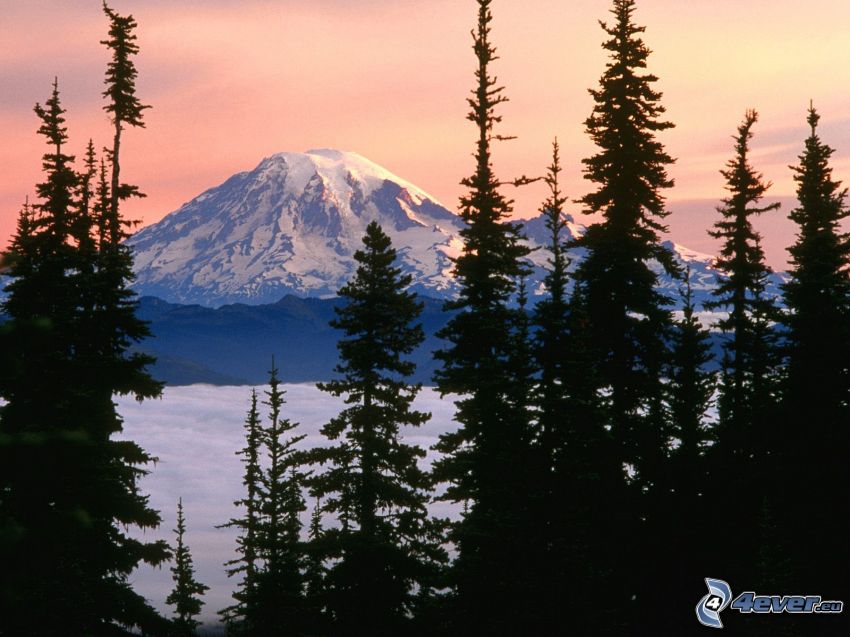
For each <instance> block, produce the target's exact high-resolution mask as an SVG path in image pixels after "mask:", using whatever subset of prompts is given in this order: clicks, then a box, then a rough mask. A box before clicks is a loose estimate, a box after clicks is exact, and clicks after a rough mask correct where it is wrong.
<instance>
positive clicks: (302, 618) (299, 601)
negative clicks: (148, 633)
mask: <svg viewBox="0 0 850 637" xmlns="http://www.w3.org/2000/svg"><path fill="white" fill-rule="evenodd" d="M280 385H281V382H280V378H279V376H278V369H277V367H276V366H275V364H274V359H272V368H271V370H270V371H269V389H268V390H267V391H266V400H265V401H264V404H265V405H266V406H267V407H268V408H269V416H268V424H267V425H266V426H265V427H262V428H261V429H260V436H261V439H262V442H263V445H264V447H265V450H266V460H267V462H266V467H265V470H264V471H263V472H262V475H261V477H260V482H259V490H258V494H257V495H258V499H259V505H260V506H259V511H258V513H259V516H260V524H259V526H258V529H257V557H258V558H259V559H260V560H261V561H262V568H261V569H259V570H258V572H257V573H256V591H255V592H256V606H255V608H254V617H253V618H250V620H249V621H250V624H251V626H252V632H251V633H250V634H251V635H256V636H257V637H263V636H268V637H276V636H277V635H281V634H289V635H301V634H304V631H305V629H306V624H307V620H308V618H307V616H306V613H307V608H306V603H305V598H304V581H303V568H304V547H303V544H302V541H301V520H300V517H299V516H300V514H301V513H302V512H303V511H305V510H306V506H305V503H304V498H303V495H302V488H303V486H304V484H305V479H306V477H307V475H306V473H305V471H304V470H303V469H302V466H303V464H304V461H303V457H302V454H301V453H299V452H298V451H297V449H296V447H297V445H298V444H299V443H300V442H301V441H302V440H303V439H304V438H305V437H306V434H298V435H294V434H293V433H292V432H293V431H294V430H295V429H296V428H297V427H298V423H294V422H292V421H290V420H289V419H288V418H284V417H283V416H282V410H283V406H284V404H285V392H284V391H283V389H281V386H280Z"/></svg>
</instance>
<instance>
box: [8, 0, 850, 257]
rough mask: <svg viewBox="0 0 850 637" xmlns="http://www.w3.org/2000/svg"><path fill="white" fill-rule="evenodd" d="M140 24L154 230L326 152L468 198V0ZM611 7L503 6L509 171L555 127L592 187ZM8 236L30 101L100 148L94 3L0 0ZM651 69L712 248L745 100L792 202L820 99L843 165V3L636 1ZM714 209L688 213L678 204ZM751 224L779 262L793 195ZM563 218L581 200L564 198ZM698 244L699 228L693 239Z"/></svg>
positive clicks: (693, 225)
mask: <svg viewBox="0 0 850 637" xmlns="http://www.w3.org/2000/svg"><path fill="white" fill-rule="evenodd" d="M112 4H113V6H114V7H115V8H116V9H117V10H119V11H120V12H122V13H127V12H132V13H133V14H134V15H135V17H136V18H137V20H138V21H139V31H138V34H139V44H140V47H141V54H140V55H139V57H138V67H139V82H138V92H139V96H140V97H141V99H142V100H143V101H144V102H145V103H148V104H151V105H152V106H153V108H152V109H151V110H150V111H148V112H147V115H146V121H147V128H146V129H143V130H133V131H131V132H130V133H129V134H128V135H127V139H126V142H125V144H124V155H123V158H122V159H123V166H122V175H124V176H125V177H126V178H127V179H128V180H130V181H131V182H132V183H136V184H139V185H140V186H141V188H142V190H143V191H144V192H146V193H147V194H148V198H147V199H146V200H144V201H141V202H134V203H133V204H132V207H130V208H128V210H129V212H130V214H131V215H132V216H135V217H138V218H140V219H142V220H143V222H145V223H150V222H153V221H156V220H158V219H160V218H161V217H163V216H164V215H165V214H167V213H168V212H170V211H172V210H174V209H176V208H177V207H179V206H180V205H181V204H182V203H184V202H185V201H188V200H189V199H191V198H192V197H194V196H196V195H198V194H199V193H200V192H202V191H203V190H205V189H207V188H210V187H212V186H215V185H217V184H219V183H220V182H222V181H223V180H224V179H226V178H227V177H229V176H230V175H232V174H233V173H235V172H238V171H242V170H249V169H251V168H253V167H254V166H255V165H256V164H257V163H259V161H260V160H261V159H262V158H263V157H265V156H267V155H270V154H272V153H274V152H279V151H284V150H288V151H304V150H307V149H310V148H321V147H333V148H340V149H343V150H352V151H356V152H358V153H360V154H361V155H363V156H365V157H367V158H369V159H371V160H372V161H375V162H377V163H378V164H381V165H382V166H384V167H386V168H387V169H389V170H391V171H393V172H395V173H396V174H398V175H400V176H401V177H404V178H405V179H407V180H409V181H411V182H413V183H415V184H417V185H418V186H420V187H422V188H423V189H424V190H426V191H428V192H430V193H431V194H432V195H434V196H435V197H437V198H438V199H439V200H440V201H442V202H443V203H444V205H446V206H447V207H449V208H451V209H455V208H456V202H457V198H458V196H459V195H460V194H461V192H462V188H461V186H460V185H459V181H460V179H461V178H462V177H464V176H465V175H467V174H468V173H469V172H470V171H471V170H472V168H473V164H472V159H471V157H470V153H471V151H472V148H473V146H472V144H473V140H474V137H475V130H474V127H473V126H472V124H471V123H469V122H467V121H466V120H465V119H464V117H465V114H466V110H467V107H466V103H465V99H466V97H467V95H468V92H469V90H470V89H471V87H472V83H473V77H472V70H473V68H474V58H473V54H472V51H471V48H470V42H471V41H470V35H469V31H470V29H471V28H472V26H473V25H474V19H475V10H476V7H475V3H474V2H473V1H472V0H463V1H461V0H427V1H421V0H395V1H389V0H277V1H272V0H181V1H179V2H175V1H171V0H144V1H142V0H113V2H112ZM609 7H610V0H574V1H572V2H565V1H563V0H524V1H522V2H520V1H517V0H495V1H494V3H493V13H494V25H493V34H492V38H493V41H494V43H495V44H496V46H497V47H498V48H499V55H500V56H501V59H500V60H498V61H497V62H496V63H495V67H494V70H495V72H496V74H497V75H498V76H499V79H500V80H501V81H502V82H503V83H504V85H505V86H506V93H507V95H508V97H509V98H510V100H511V101H510V102H509V103H507V104H505V105H504V106H503V107H502V108H501V111H500V112H501V114H502V115H503V116H504V124H503V125H502V127H501V129H500V132H502V133H503V134H511V135H517V136H518V139H517V140H515V141H511V142H508V143H505V144H500V145H498V147H497V148H496V150H495V163H496V168H497V171H498V174H500V175H501V176H503V177H504V178H506V179H507V178H511V177H514V176H518V175H520V174H529V175H533V174H541V173H542V172H543V170H544V169H545V166H546V165H547V163H548V160H549V154H550V143H551V140H552V138H553V137H554V136H556V135H557V136H558V138H559V140H560V143H561V153H562V161H563V164H564V167H565V173H564V174H565V181H566V184H565V189H566V191H567V192H568V193H569V194H570V195H571V196H573V197H579V196H581V195H582V194H584V193H586V192H587V191H588V190H589V189H590V188H591V184H590V183H589V182H586V181H585V180H584V179H582V176H581V163H580V161H581V159H582V158H583V157H586V156H588V155H589V154H590V153H592V152H593V146H592V144H591V142H590V141H589V140H588V138H587V136H586V135H585V133H584V130H583V125H582V122H583V120H584V119H585V118H586V117H587V115H588V114H589V113H590V111H591V108H592V101H591V98H590V96H589V95H588V93H587V89H588V88H591V87H594V86H595V85H596V83H597V81H598V78H599V76H600V74H601V73H602V71H603V68H604V63H605V55H604V51H603V50H602V48H601V46H600V44H601V42H602V40H603V35H604V34H603V32H602V31H601V29H600V28H599V26H598V24H597V20H599V19H603V20H607V19H608V13H607V12H608V9H609ZM0 8H2V10H3V15H4V20H3V22H2V23H0V81H2V90H0V132H2V136H3V144H2V145H0V161H2V166H3V171H2V173H0V246H3V245H5V244H6V241H7V238H8V236H9V235H10V233H11V232H12V231H13V229H14V224H15V218H16V214H17V211H18V209H19V208H20V204H21V203H22V202H23V200H24V197H25V196H27V195H29V196H30V197H32V192H33V184H34V183H36V181H37V180H38V179H39V169H40V156H41V153H42V152H43V146H42V143H41V141H40V139H39V138H38V136H37V135H36V134H35V129H36V128H37V122H36V118H35V115H34V114H33V113H32V106H33V104H34V103H35V102H36V101H41V102H43V101H44V100H45V99H46V98H47V97H48V96H49V91H50V84H51V82H52V80H53V77H54V76H58V78H59V83H60V89H61V91H62V96H63V101H64V104H65V106H66V108H67V109H68V115H67V117H68V125H69V133H70V136H71V144H70V150H71V152H74V153H77V154H78V155H80V154H82V150H83V148H84V146H85V144H86V142H87V140H88V138H89V137H90V136H91V137H93V138H94V140H95V143H96V144H97V145H98V146H102V145H104V144H105V143H107V142H108V140H109V128H108V121H107V119H106V115H105V113H104V112H103V111H102V100H101V96H100V93H101V90H102V78H103V71H104V67H105V64H106V60H107V52H106V51H105V49H104V47H103V46H102V45H100V44H99V40H100V39H102V38H103V37H104V35H105V31H106V19H105V17H104V16H103V15H102V13H101V10H100V0H85V1H80V0H33V1H31V2H17V1H14V0H0ZM636 20H637V22H638V23H639V24H642V25H646V26H647V33H646V34H645V39H646V42H647V44H648V45H649V47H650V48H651V49H652V50H653V54H652V56H651V57H650V68H649V70H650V71H651V72H653V73H654V74H656V75H658V76H659V77H660V82H659V83H658V88H660V90H662V91H663V92H664V99H663V103H664V104H665V106H666V107H667V109H668V116H669V119H670V120H671V121H673V122H674V123H675V124H676V128H675V129H673V130H671V131H667V132H665V133H663V134H662V136H661V140H662V141H663V142H664V143H665V144H666V146H667V149H668V151H669V152H670V153H671V154H672V155H673V156H674V157H676V158H677V163H676V164H675V165H674V166H673V167H671V170H670V172H671V174H672V176H673V177H674V178H675V179H676V187H675V188H673V189H672V190H671V191H669V192H668V198H669V200H670V201H671V203H672V204H673V205H672V206H671V207H672V208H673V210H674V211H675V212H674V214H673V215H671V218H670V226H671V235H672V238H673V239H676V240H679V241H682V242H683V243H686V245H688V246H689V247H692V248H695V249H702V250H708V249H710V248H711V246H712V243H711V240H709V239H708V238H707V237H705V233H704V229H705V228H707V227H708V225H709V224H710V223H711V222H712V220H713V218H714V214H713V211H712V201H711V200H713V201H716V200H718V199H719V198H720V197H721V196H723V179H722V177H721V176H720V174H719V172H718V171H719V169H720V168H721V167H722V166H723V163H724V162H725V161H726V160H727V159H728V157H729V156H730V154H731V135H732V134H733V133H734V132H735V127H736V126H737V124H738V122H739V121H740V119H741V117H742V116H743V113H744V111H745V109H747V108H750V107H753V108H756V109H758V110H759V113H760V115H761V118H760V121H759V123H758V124H757V127H756V131H755V140H754V144H753V162H754V164H755V166H756V167H757V168H758V169H759V170H761V171H763V172H764V174H765V177H766V178H767V179H769V180H772V181H773V182H774V184H775V185H774V187H773V189H772V190H771V193H772V194H773V195H775V196H777V197H787V196H790V195H793V192H794V185H793V181H792V178H791V171H790V170H789V169H788V167H787V166H788V164H791V163H794V162H795V160H796V156H797V155H798V154H799V152H800V150H801V148H802V143H803V139H804V138H805V136H806V134H807V132H808V131H807V127H806V124H805V114H806V108H807V107H808V103H809V100H810V99H814V101H815V106H816V107H817V108H818V110H819V111H820V113H821V115H822V126H821V133H822V136H823V138H824V139H825V141H827V143H829V144H830V145H832V146H834V147H836V155H835V158H834V162H833V165H834V166H835V170H836V175H837V177H838V178H841V177H848V176H850V125H848V124H850V88H847V83H846V82H844V81H843V80H844V78H843V75H842V71H843V70H844V69H848V68H850V46H848V45H847V43H846V42H847V40H846V35H845V29H844V25H846V24H848V23H850V3H846V2H841V1H839V0H811V1H810V2H808V3H799V2H798V1H797V0H774V1H772V2H768V1H767V0H710V1H709V0H695V1H693V2H681V1H680V0H639V2H638V11H637V15H636ZM544 190H545V187H544V186H543V185H542V184H535V185H533V186H528V187H526V188H523V189H522V190H521V191H519V192H516V193H513V194H514V196H515V198H516V214H517V216H520V217H527V216H530V215H531V214H533V213H534V212H535V211H536V210H537V208H538V207H539V202H540V201H541V200H542V199H543V198H544V196H545V192H544ZM698 199H699V200H702V199H705V200H707V201H705V202H704V203H702V204H694V203H690V204H688V205H684V204H682V205H677V202H680V201H684V200H690V201H692V200H698ZM783 208H784V211H783V212H781V213H776V216H775V217H774V218H773V220H766V221H765V222H764V223H763V224H762V225H761V226H760V227H761V229H762V231H763V233H764V234H765V245H766V248H767V252H768V256H769V259H770V261H771V263H772V264H773V265H774V266H775V267H781V266H782V264H783V262H784V246H785V245H787V244H788V243H789V242H790V241H791V240H792V236H793V228H792V227H791V226H790V224H789V223H788V222H787V220H785V219H784V217H785V215H786V214H787V211H788V207H787V206H784V207H783ZM569 211H570V212H572V213H576V212H578V206H575V205H573V206H571V210H569ZM686 239H687V241H686Z"/></svg>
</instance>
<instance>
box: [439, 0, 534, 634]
mask: <svg viewBox="0 0 850 637" xmlns="http://www.w3.org/2000/svg"><path fill="white" fill-rule="evenodd" d="M490 5H491V1H490V0H479V1H478V24H477V28H476V30H475V31H474V33H473V50H474V52H475V55H476V59H477V63H478V66H477V68H476V70H475V79H476V86H475V88H474V89H473V91H472V97H471V98H469V100H468V102H469V106H470V112H469V114H468V116H467V118H468V119H469V120H470V121H472V122H473V123H474V124H475V125H476V126H477V128H478V139H477V144H476V150H475V161H476V167H475V172H474V173H473V174H472V176H470V177H468V178H466V179H464V180H463V181H462V184H463V185H464V186H465V187H466V188H467V189H468V193H467V194H466V195H464V196H463V197H462V198H461V201H460V207H461V215H462V217H463V219H464V221H465V227H464V228H463V229H462V230H461V236H462V238H463V241H464V246H463V251H462V253H461V255H460V256H459V257H457V259H456V260H455V264H454V266H455V267H454V273H455V277H456V280H457V282H458V283H459V285H460V291H459V295H458V298H457V299H456V300H453V301H450V302H448V303H447V304H446V309H447V310H450V311H453V312H454V315H453V316H452V318H451V319H450V321H449V323H448V324H447V326H446V327H445V328H444V329H443V330H442V331H441V333H440V334H439V336H440V337H441V338H443V339H445V340H446V341H447V346H446V348H445V349H444V350H442V351H439V352H437V353H436V357H437V359H438V360H440V361H441V362H442V367H441V369H439V370H438V372H437V374H436V376H435V378H436V381H437V385H438V387H439V390H440V392H441V393H443V394H447V393H454V394H458V395H460V396H462V398H460V399H459V400H457V401H456V403H455V405H456V407H457V412H456V416H455V418H456V420H457V422H458V423H459V426H458V429H457V430H456V431H454V432H451V433H448V434H445V435H443V436H441V438H440V442H439V444H438V445H437V447H436V449H437V450H438V451H439V452H441V453H442V454H444V457H443V458H441V459H440V460H439V461H438V462H437V463H436V465H435V478H436V479H437V480H438V481H442V482H447V483H448V487H447V490H446V493H445V496H444V497H445V499H447V500H451V501H454V502H460V503H464V505H465V510H466V513H465V514H464V515H463V517H462V519H461V520H460V521H459V522H458V523H456V524H455V525H453V528H452V531H451V534H450V539H451V541H452V542H453V543H454V544H455V546H456V547H457V552H458V556H457V559H456V560H455V562H454V564H453V566H452V572H451V584H452V590H453V596H454V603H455V609H454V612H453V613H452V615H453V618H454V619H455V621H456V623H457V625H456V626H455V627H454V629H453V630H455V631H456V632H458V633H465V632H466V633H469V632H471V631H475V632H480V633H488V634H521V633H522V632H523V629H524V627H525V626H526V622H527V621H528V619H529V617H530V616H531V615H532V614H533V613H535V612H536V608H537V606H536V603H537V600H533V599H531V598H532V597H533V593H531V589H530V580H531V579H532V578H533V574H532V573H531V572H530V571H531V570H533V568H534V567H533V566H530V565H529V562H528V561H526V560H525V559H524V556H525V553H526V549H527V548H528V545H527V543H526V538H527V534H528V531H529V530H530V518H531V510H530V509H531V507H530V502H529V495H528V487H529V483H530V479H529V472H530V470H531V469H532V463H531V462H530V446H531V431H530V429H529V427H528V426H527V422H528V419H527V417H526V416H525V415H523V416H522V417H520V418H519V419H518V420H517V419H516V418H515V417H516V415H517V414H516V411H515V406H514V404H512V403H513V402H514V401H512V396H511V393H512V390H513V388H512V387H511V386H510V378H511V374H509V373H508V371H507V367H508V366H509V365H510V361H511V349H512V347H513V345H514V344H515V342H516V341H515V340H514V338H513V335H512V325H514V324H515V322H516V321H517V319H518V316H519V315H518V310H517V309H516V307H512V306H511V305H510V302H511V300H512V297H513V296H514V294H515V292H516V281H517V279H518V278H519V277H521V276H523V274H524V272H525V269H526V267H525V265H524V263H523V260H524V258H525V257H526V255H527V254H528V252H529V250H528V248H527V247H525V246H524V245H523V244H522V243H521V239H522V234H521V228H520V227H519V226H518V225H516V224H511V223H506V221H507V218H508V216H509V215H510V212H511V201H510V200H508V199H507V198H505V197H504V196H503V194H502V193H501V192H500V187H501V186H502V185H503V183H502V182H500V181H499V179H498V178H497V177H496V175H495V173H494V171H493V166H492V158H491V155H492V142H493V141H497V140H500V139H504V137H502V136H501V135H498V134H497V133H495V132H494V126H495V125H496V124H498V123H499V121H500V120H501V117H500V116H499V115H497V114H496V108H497V107H498V106H499V105H500V104H502V103H504V102H505V101H506V100H507V97H506V96H505V95H504V94H503V87H501V86H499V85H498V82H497V80H496V78H495V77H494V76H493V75H492V74H491V68H490V67H491V64H492V62H493V61H494V60H495V59H497V58H496V49H495V47H494V46H493V45H492V43H491V41H490V31H491V23H492V14H491V10H490Z"/></svg>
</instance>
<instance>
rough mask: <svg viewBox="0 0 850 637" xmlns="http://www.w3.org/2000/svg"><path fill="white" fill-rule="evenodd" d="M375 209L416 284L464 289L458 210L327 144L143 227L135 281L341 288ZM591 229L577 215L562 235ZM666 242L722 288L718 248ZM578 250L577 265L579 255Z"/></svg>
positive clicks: (274, 291)
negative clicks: (455, 263) (455, 273)
mask: <svg viewBox="0 0 850 637" xmlns="http://www.w3.org/2000/svg"><path fill="white" fill-rule="evenodd" d="M373 220H374V221H377V222H378V223H380V224H381V226H382V227H383V228H384V230H385V231H386V232H387V234H389V235H390V237H391V238H392V240H393V245H394V246H395V248H396V249H397V250H398V252H399V256H400V260H401V267H402V269H403V270H404V271H405V272H406V273H409V274H411V275H412V276H413V289H414V290H415V291H417V292H419V293H423V294H426V295H429V296H434V297H446V296H451V295H452V294H454V293H455V292H456V290H457V286H456V282H455V280H454V279H453V277H452V274H451V268H452V263H451V258H452V257H455V256H457V255H458V254H459V253H460V250H461V247H462V241H461V238H460V236H459V232H460V230H461V228H462V227H463V221H462V220H461V219H460V217H458V216H457V215H456V214H454V213H452V212H451V211H449V210H448V209H446V208H445V207H443V206H442V205H440V204H439V203H438V202H437V201H436V200H435V199H434V198H433V197H431V196H430V195H428V194H427V193H426V192H424V191H423V190H421V189H420V188H418V187H416V186H414V185H413V184H411V183H409V182H407V181H405V180H404V179H401V178H400V177H397V176H396V175H394V174H392V173H391V172H389V171H387V170H385V169H384V168H382V167H380V166H378V165H377V164H375V163H373V162H371V161H369V160H368V159H365V158H364V157H362V156H360V155H358V154H356V153H351V152H342V151H338V150H329V149H324V150H311V151H308V152H306V153H278V154H276V155H272V156H271V157H267V158H266V159H264V160H263V161H261V162H260V164H259V165H258V166H257V167H256V168H254V169H253V170H251V171H247V172H242V173H239V174H236V175H234V176H233V177H231V178H230V179H228V180H227V181H225V182H224V183H223V184H221V185H219V186H217V187H215V188H212V189H210V190H207V191H206V192H204V193H202V194H201V195H199V196H198V197H196V198H195V199H193V200H191V201H190V202H188V203H186V204H185V205H183V206H182V207H181V208H180V209H179V210H177V211H175V212H173V213H171V214H169V215H167V216H166V217H165V218H164V219H162V220H161V221H160V222H158V223H156V224H153V225H151V226H148V227H146V228H143V229H142V230H141V231H139V232H138V233H137V234H136V235H134V236H133V237H132V238H131V239H130V240H129V242H130V244H131V245H132V246H133V248H134V251H135V264H136V273H137V280H136V284H135V287H136V289H137V291H138V292H139V293H140V294H148V295H152V296H158V297H161V298H163V299H165V300H168V301H171V302H176V303H199V304H202V305H208V306H218V305H223V304H226V303H233V302H243V303H250V304H261V303H271V302H275V301H277V300H278V299H280V298H281V297H282V296H284V295H285V294H287V293H291V294H296V295H299V296H313V297H316V296H319V297H328V296H333V295H334V294H335V293H336V291H337V290H338V289H339V288H340V287H341V286H342V285H343V284H344V283H345V282H346V281H347V280H348V279H349V278H350V277H351V275H352V274H353V272H354V260H353V255H354V252H355V250H357V249H359V248H360V247H361V245H362V243H361V238H362V236H363V233H364V231H365V229H366V226H367V225H368V224H369V222H371V221H373ZM523 223H524V231H525V233H526V235H527V237H528V243H529V245H530V246H531V247H535V248H540V249H537V250H535V251H534V252H532V254H531V257H530V259H531V261H532V262H533V265H534V272H533V274H532V276H531V277H530V281H529V283H528V289H529V291H530V293H531V294H532V295H535V294H538V293H540V291H541V289H542V287H541V286H542V278H543V276H544V274H545V272H544V268H545V267H546V264H547V260H548V257H547V252H546V250H545V249H542V247H543V246H545V245H546V244H547V243H548V232H547V230H546V227H545V222H544V219H543V217H542V216H539V217H536V218H534V219H529V220H526V221H525V222H523ZM583 232H584V226H582V225H581V224H578V223H576V222H575V221H574V220H573V219H572V218H568V221H567V228H566V233H565V235H566V236H565V238H571V237H576V236H579V235H581V234H582V233H583ZM667 247H668V248H669V249H671V250H673V251H674V253H675V255H676V258H677V260H678V261H679V262H680V263H681V264H682V265H683V267H684V266H685V265H688V266H690V270H691V284H692V287H693V289H694V295H695V298H696V300H697V301H698V302H701V301H702V300H704V299H705V298H706V297H707V295H708V294H709V293H710V291H711V289H712V288H713V287H714V281H715V272H714V270H713V268H712V257H711V256H710V255H706V254H700V253H697V252H694V251H692V250H688V249H687V248H684V247H682V246H679V245H676V244H673V243H671V242H668V244H667ZM572 256H573V266H575V264H576V263H577V262H578V261H579V260H580V258H581V254H580V252H578V251H576V252H575V253H574V254H573V255H572ZM659 272H660V271H659ZM661 274H662V276H661V279H660V283H659V285H660V287H661V288H664V289H665V290H666V291H667V293H668V294H669V295H670V296H671V297H673V298H674V299H675V298H677V297H678V291H679V289H680V288H681V283H680V282H679V281H676V280H673V279H671V278H670V277H668V276H667V275H665V274H663V273H661ZM778 280H779V279H778V277H777V279H776V282H778ZM772 291H773V292H778V288H776V287H775V286H774V288H773V290H772Z"/></svg>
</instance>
